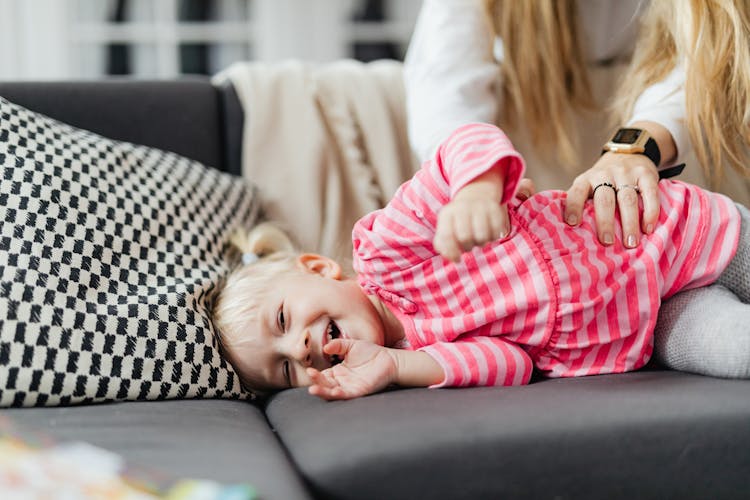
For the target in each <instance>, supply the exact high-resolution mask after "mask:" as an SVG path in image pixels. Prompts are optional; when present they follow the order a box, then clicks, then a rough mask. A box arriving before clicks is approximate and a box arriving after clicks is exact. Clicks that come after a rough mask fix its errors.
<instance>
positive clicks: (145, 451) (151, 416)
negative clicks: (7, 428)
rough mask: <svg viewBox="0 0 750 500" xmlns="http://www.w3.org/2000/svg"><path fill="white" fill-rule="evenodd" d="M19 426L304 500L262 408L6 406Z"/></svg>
mask: <svg viewBox="0 0 750 500" xmlns="http://www.w3.org/2000/svg"><path fill="white" fill-rule="evenodd" d="M3 416H5V417H9V418H10V419H11V420H12V421H13V422H14V425H17V426H19V428H20V430H21V431H24V430H26V431H30V432H32V433H35V434H38V435H42V436H46V437H51V438H53V439H54V440H56V441H59V442H71V441H84V442H87V443H89V444H93V445H95V446H98V447H101V448H104V449H106V450H109V451H112V452H115V453H117V454H119V455H120V456H121V457H123V458H124V459H125V460H126V462H127V465H128V466H129V467H133V468H135V469H136V470H138V469H142V470H143V472H145V473H146V474H154V475H155V477H160V476H161V477H164V478H166V479H167V480H170V479H177V478H194V479H207V480H213V481H220V482H223V483H228V484H231V483H249V484H250V485H252V486H253V487H254V488H255V490H256V491H257V492H258V494H259V497H260V498H279V499H289V500H293V499H300V500H302V499H309V498H311V497H310V495H309V493H307V492H306V489H305V487H304V486H303V484H302V481H301V480H300V479H299V476H298V475H297V474H296V472H295V471H294V469H293V467H292V466H291V464H290V463H289V460H288V459H287V458H286V455H285V452H284V449H283V448H282V447H281V445H280V444H279V441H278V439H277V438H276V436H275V435H274V433H273V431H272V430H271V429H270V428H269V426H268V422H267V421H266V418H265V416H264V415H263V412H262V411H261V410H260V409H259V408H258V407H257V406H256V405H253V404H250V403H247V402H242V401H225V400H174V401H159V402H125V403H112V404H99V405H86V406H70V407H59V408H18V409H17V408H11V409H4V410H3Z"/></svg>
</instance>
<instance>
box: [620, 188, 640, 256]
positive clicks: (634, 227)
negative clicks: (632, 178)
mask: <svg viewBox="0 0 750 500" xmlns="http://www.w3.org/2000/svg"><path fill="white" fill-rule="evenodd" d="M617 208H618V209H619V213H620V223H621V225H622V244H623V245H625V246H626V247H628V248H635V247H636V246H638V243H640V241H641V224H640V188H639V187H638V186H637V185H635V184H628V183H627V182H626V181H618V183H617Z"/></svg>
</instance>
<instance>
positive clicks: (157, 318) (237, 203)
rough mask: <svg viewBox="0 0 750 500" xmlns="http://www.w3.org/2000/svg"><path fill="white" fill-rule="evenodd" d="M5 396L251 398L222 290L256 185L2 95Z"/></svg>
mask: <svg viewBox="0 0 750 500" xmlns="http://www.w3.org/2000/svg"><path fill="white" fill-rule="evenodd" d="M0 169H1V170H0V171H1V172H2V176H1V177H0V184H1V189H0V193H2V194H0V221H2V228H1V229H0V262H2V268H1V269H0V273H1V276H0V310H2V311H6V313H4V314H3V316H2V317H0V406H54V405H68V404H76V403H89V402H101V401H113V400H144V399H149V400H154V399H171V398H189V397H229V398H246V397H250V395H249V394H247V393H246V392H244V391H243V390H242V388H241V387H240V383H239V379H238V377H237V376H236V375H235V374H234V372H233V371H232V370H231V368H230V367H229V365H228V364H227V363H225V362H224V361H223V359H222V357H221V356H220V355H219V351H218V349H217V345H216V342H215V339H214V336H213V334H212V332H213V330H212V326H211V322H210V316H209V312H208V311H209V306H210V296H211V291H212V289H213V288H214V286H215V284H216V282H217V281H218V280H219V279H220V278H221V276H223V274H225V273H226V272H227V269H228V266H229V265H230V262H229V261H228V260H227V257H228V255H227V254H226V251H227V248H226V247H225V245H224V242H225V241H226V239H227V238H228V235H229V234H230V233H231V232H232V231H233V230H234V229H235V228H236V227H237V226H239V225H243V226H249V225H251V224H252V223H253V222H254V220H255V218H256V213H257V203H256V198H255V196H254V193H253V190H252V188H250V187H249V186H248V185H247V184H246V183H244V182H243V181H241V180H240V179H239V178H236V177H231V176H229V175H226V174H222V173H220V172H218V171H216V170H213V169H210V168H207V167H205V166H203V165H202V164H200V163H198V162H195V161H192V160H188V159H186V158H184V157H181V156H178V155H176V154H173V153H168V152H164V151H161V150H158V149H153V148H148V147H144V146H137V145H133V144H130V143H125V142H118V141H113V140H109V139H106V138H104V137H102V136H99V135H96V134H93V133H91V132H87V131H85V130H81V129H76V128H74V127H71V126H68V125H65V124H63V123H60V122H57V121H55V120H52V119H50V118H47V117H45V116H43V115H39V114H36V113H32V112H30V111H28V110H26V109H24V108H22V107H20V106H17V105H14V104H12V103H10V102H9V101H7V100H5V99H0Z"/></svg>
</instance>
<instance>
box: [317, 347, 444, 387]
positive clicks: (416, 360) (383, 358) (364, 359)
mask: <svg viewBox="0 0 750 500" xmlns="http://www.w3.org/2000/svg"><path fill="white" fill-rule="evenodd" d="M325 352H326V353H327V354H329V355H333V354H336V355H338V356H339V357H341V358H343V359H344V361H343V362H342V363H341V364H338V365H335V366H333V367H331V368H329V369H327V370H323V371H322V372H321V371H318V370H315V369H314V368H308V369H307V373H308V375H309V376H310V378H311V379H312V381H313V385H311V386H310V389H309V391H310V394H313V395H315V396H319V397H321V398H323V399H329V400H332V399H352V398H357V397H360V396H366V395H367V394H373V393H375V392H378V391H381V390H383V389H385V388H386V387H388V386H389V385H391V384H397V385H400V386H410V387H428V386H430V385H435V384H438V383H440V382H442V381H443V379H444V378H445V373H444V372H443V369H442V367H441V366H440V365H439V364H438V363H437V361H435V360H434V359H433V358H432V356H430V355H429V354H427V353H425V352H421V351H409V350H404V349H393V348H389V347H383V346H381V345H378V344H374V343H372V342H366V341H362V340H350V339H337V340H333V341H331V342H329V343H328V344H326V346H325Z"/></svg>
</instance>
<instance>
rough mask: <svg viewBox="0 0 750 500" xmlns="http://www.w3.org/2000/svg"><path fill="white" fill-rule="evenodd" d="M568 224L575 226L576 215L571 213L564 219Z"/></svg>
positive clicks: (576, 221)
mask: <svg viewBox="0 0 750 500" xmlns="http://www.w3.org/2000/svg"><path fill="white" fill-rule="evenodd" d="M565 220H566V221H567V222H568V224H569V225H571V226H575V225H576V224H577V223H578V217H576V216H575V215H573V214H570V215H568V218H567V219H565Z"/></svg>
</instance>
